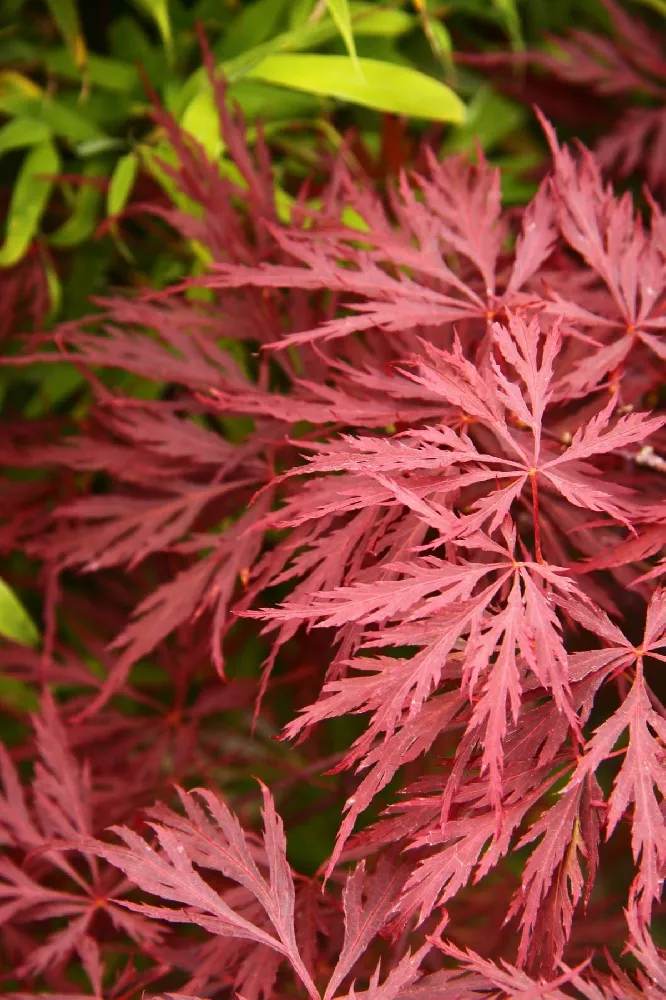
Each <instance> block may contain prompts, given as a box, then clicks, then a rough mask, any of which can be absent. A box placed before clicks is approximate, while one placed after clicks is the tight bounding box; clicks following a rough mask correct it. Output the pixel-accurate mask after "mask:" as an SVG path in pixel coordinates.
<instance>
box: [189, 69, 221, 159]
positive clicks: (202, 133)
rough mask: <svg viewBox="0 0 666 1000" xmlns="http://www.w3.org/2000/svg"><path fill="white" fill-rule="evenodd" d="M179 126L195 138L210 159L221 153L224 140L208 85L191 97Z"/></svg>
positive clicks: (217, 156)
mask: <svg viewBox="0 0 666 1000" xmlns="http://www.w3.org/2000/svg"><path fill="white" fill-rule="evenodd" d="M181 126H182V127H183V129H184V130H185V131H186V132H188V133H189V134H190V135H191V136H194V138H195V139H197V140H198V141H199V142H200V143H201V145H202V146H203V148H204V149H205V150H206V153H207V154H208V156H209V157H210V158H211V160H217V159H219V157H220V156H221V155H222V151H223V149H224V142H223V141H222V136H221V135H220V116H219V114H218V110H217V107H216V105H215V100H214V98H213V93H212V91H211V89H210V87H207V88H206V89H205V90H200V91H199V93H198V94H195V96H194V97H193V98H192V100H191V101H190V103H189V104H188V105H187V108H186V109H185V113H184V115H183V117H182V119H181Z"/></svg>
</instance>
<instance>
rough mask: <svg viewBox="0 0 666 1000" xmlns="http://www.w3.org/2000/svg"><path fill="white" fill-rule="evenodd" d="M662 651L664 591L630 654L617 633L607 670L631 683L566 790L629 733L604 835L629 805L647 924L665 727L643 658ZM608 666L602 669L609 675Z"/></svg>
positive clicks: (658, 852)
mask: <svg viewBox="0 0 666 1000" xmlns="http://www.w3.org/2000/svg"><path fill="white" fill-rule="evenodd" d="M616 631H618V632H619V630H616ZM616 641H617V640H616ZM665 645H666V591H664V590H663V589H659V590H657V591H656V592H655V594H654V595H653V597H652V600H651V601H650V605H649V607H648V612H647V617H646V623H645V632H644V636H643V642H642V643H641V645H640V646H639V647H637V648H635V647H634V646H632V645H631V643H630V642H629V641H628V640H626V639H625V638H624V636H622V633H619V643H618V647H619V648H618V647H616V648H615V649H614V650H613V653H614V654H615V655H614V656H613V658H612V659H611V658H610V657H609V656H608V655H606V660H607V662H608V661H609V660H610V664H609V666H612V668H613V669H614V670H615V671H616V670H618V669H619V668H624V669H627V668H630V667H632V666H634V668H635V675H634V679H633V683H632V686H631V688H630V690H629V693H628V694H627V696H626V697H625V699H624V701H623V702H622V705H621V706H620V708H619V709H617V711H616V712H615V713H614V714H613V715H611V716H610V718H608V719H607V720H606V721H605V722H603V723H602V724H601V725H600V726H599V727H598V728H597V729H596V731H595V733H594V735H593V736H592V738H591V739H590V741H589V742H588V744H587V746H586V748H585V754H584V756H583V757H582V758H581V760H580V762H579V764H578V766H577V768H576V770H575V772H574V774H573V776H572V778H571V780H570V782H569V785H568V786H567V788H569V789H573V788H575V787H576V786H578V785H579V784H580V783H581V782H583V781H584V780H585V779H586V778H587V777H588V776H589V775H592V774H593V773H594V772H595V771H596V769H597V768H598V767H599V766H600V764H601V763H602V762H603V761H604V760H606V759H607V758H608V757H609V756H610V754H611V753H612V752H613V749H614V747H615V746H616V744H617V742H618V740H619V739H620V737H621V736H622V735H623V733H624V732H628V741H629V742H628V745H627V748H626V750H625V751H624V760H623V762H622V766H621V767H620V770H619V772H618V774H617V776H616V778H615V781H614V783H613V791H612V793H611V796H610V799H609V809H608V816H607V820H606V835H607V837H610V836H611V834H612V833H613V831H614V829H615V827H616V826H617V824H618V822H619V821H620V819H621V818H622V817H623V816H624V815H625V814H626V813H627V811H628V809H629V808H630V806H631V805H632V803H633V806H634V812H633V817H632V837H631V846H632V852H633V856H634V861H635V863H636V864H637V865H638V873H637V875H636V880H635V882H634V892H635V894H636V897H637V900H638V905H637V913H638V915H639V917H640V919H641V920H642V921H644V922H645V921H647V920H649V915H650V912H651V909H652V906H653V905H654V903H655V902H656V901H657V900H659V899H660V897H661V891H662V885H663V870H664V866H665V865H666V824H665V823H664V816H663V813H662V809H661V806H660V799H659V798H658V797H657V792H658V793H659V796H660V797H661V801H662V802H663V800H664V798H665V797H666V774H665V772H664V753H665V752H666V721H665V720H664V718H663V716H662V715H661V714H660V713H659V712H658V711H656V710H655V708H654V707H653V705H652V702H651V700H650V692H649V689H648V686H647V684H646V681H645V675H644V658H645V657H650V656H651V657H654V658H656V659H657V660H666V656H664V654H663V653H660V652H658V650H660V649H663V648H664V646H665ZM609 666H605V667H604V669H605V670H608V669H609Z"/></svg>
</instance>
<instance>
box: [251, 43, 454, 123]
mask: <svg viewBox="0 0 666 1000" xmlns="http://www.w3.org/2000/svg"><path fill="white" fill-rule="evenodd" d="M359 65H360V67H361V72H362V74H363V75H362V77H361V76H360V75H359V74H358V73H356V72H355V69H354V65H353V62H352V60H351V58H350V57H349V56H329V55H310V54H300V53H299V54H295V53H293V54H291V53H290V54H280V55H277V54H276V55H271V56H269V57H268V58H267V59H264V60H263V61H262V62H261V63H259V65H258V66H255V67H254V68H253V69H252V70H251V72H250V74H249V75H250V76H252V77H255V78H257V79H260V80H265V81H266V82H268V83H275V84H278V85H280V86H282V87H291V88H292V89H294V90H304V91H306V92H308V93H311V94H319V95H321V96H324V97H335V98H337V99H338V100H342V101H350V102H352V103H354V104H361V105H363V106H364V107H368V108H374V109H375V110H377V111H385V112H389V113H391V114H396V115H405V116H407V117H413V118H426V119H428V120H429V121H449V122H461V121H463V119H464V117H465V106H464V104H463V103H462V101H461V100H460V98H459V97H458V96H457V94H455V93H454V92H453V91H452V90H451V89H450V88H449V87H446V86H445V85H444V84H443V83H440V82H439V81H438V80H435V79H434V77H431V76H426V75H425V73H420V72H419V71H418V70H415V69H411V68H410V67H409V66H401V65H396V64H392V63H385V62H381V61H379V60H377V59H359Z"/></svg>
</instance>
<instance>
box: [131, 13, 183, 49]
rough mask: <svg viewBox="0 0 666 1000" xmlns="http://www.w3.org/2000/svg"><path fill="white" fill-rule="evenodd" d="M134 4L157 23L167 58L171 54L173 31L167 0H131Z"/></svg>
mask: <svg viewBox="0 0 666 1000" xmlns="http://www.w3.org/2000/svg"><path fill="white" fill-rule="evenodd" d="M133 2H134V6H135V7H138V9H139V10H142V11H143V12H144V13H145V14H148V16H149V17H151V18H152V19H153V21H154V22H155V24H156V25H157V30H158V31H159V33H160V36H161V38H162V41H163V43H164V48H165V49H166V51H167V55H168V56H169V59H171V58H172V56H173V31H172V28H171V18H170V17H169V3H168V0H133Z"/></svg>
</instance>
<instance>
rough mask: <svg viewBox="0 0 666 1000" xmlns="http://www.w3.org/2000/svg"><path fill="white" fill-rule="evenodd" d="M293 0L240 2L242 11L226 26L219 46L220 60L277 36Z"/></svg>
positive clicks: (217, 50) (229, 57) (230, 57)
mask: <svg viewBox="0 0 666 1000" xmlns="http://www.w3.org/2000/svg"><path fill="white" fill-rule="evenodd" d="M290 6H291V0H254V2H253V3H246V4H239V10H238V14H236V16H235V17H234V18H233V20H232V21H231V22H230V24H229V25H228V27H227V28H226V29H225V31H224V33H223V35H222V37H221V38H220V39H219V41H218V43H217V46H216V49H215V51H216V53H217V56H218V58H219V59H233V57H234V56H237V55H239V53H241V52H245V51H246V49H249V48H251V47H252V46H256V45H259V44H261V43H262V42H266V41H268V39H269V38H273V37H274V35H275V34H276V32H277V31H278V29H279V27H280V21H281V20H282V19H283V16H284V14H285V11H286V10H287V9H288V8H289V7H290Z"/></svg>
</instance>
